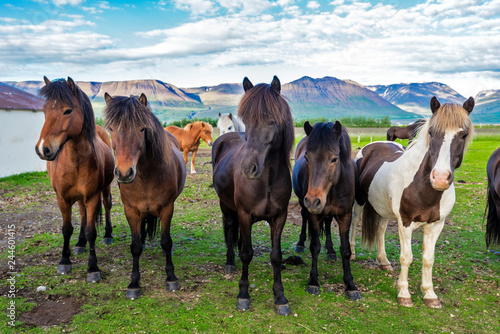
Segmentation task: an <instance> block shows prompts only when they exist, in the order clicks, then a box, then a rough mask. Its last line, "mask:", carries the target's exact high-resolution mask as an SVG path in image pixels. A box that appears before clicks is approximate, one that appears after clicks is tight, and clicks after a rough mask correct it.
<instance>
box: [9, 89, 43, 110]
mask: <svg viewBox="0 0 500 334" xmlns="http://www.w3.org/2000/svg"><path fill="white" fill-rule="evenodd" d="M43 103H44V101H43V100H42V99H39V98H38V97H36V96H35V95H33V94H30V93H28V92H25V91H23V90H21V89H18V88H15V87H12V86H10V85H7V84H4V83H1V82H0V108H1V109H23V110H42V107H43Z"/></svg>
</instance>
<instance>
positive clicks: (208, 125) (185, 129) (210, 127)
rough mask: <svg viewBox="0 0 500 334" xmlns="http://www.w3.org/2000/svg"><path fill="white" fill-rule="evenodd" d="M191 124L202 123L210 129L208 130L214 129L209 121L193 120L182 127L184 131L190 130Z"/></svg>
mask: <svg viewBox="0 0 500 334" xmlns="http://www.w3.org/2000/svg"><path fill="white" fill-rule="evenodd" d="M193 125H201V126H203V125H204V126H206V127H208V128H209V129H210V132H213V131H214V128H213V127H212V125H211V124H210V123H207V122H202V121H196V122H193V123H190V124H188V125H186V126H185V127H184V131H189V130H191V127H192V126H193Z"/></svg>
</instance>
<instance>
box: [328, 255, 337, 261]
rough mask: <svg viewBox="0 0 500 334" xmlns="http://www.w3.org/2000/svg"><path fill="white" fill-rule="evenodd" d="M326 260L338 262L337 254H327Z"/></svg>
mask: <svg viewBox="0 0 500 334" xmlns="http://www.w3.org/2000/svg"><path fill="white" fill-rule="evenodd" d="M326 258H327V259H328V260H331V261H337V259H338V258H337V254H335V253H333V254H326Z"/></svg>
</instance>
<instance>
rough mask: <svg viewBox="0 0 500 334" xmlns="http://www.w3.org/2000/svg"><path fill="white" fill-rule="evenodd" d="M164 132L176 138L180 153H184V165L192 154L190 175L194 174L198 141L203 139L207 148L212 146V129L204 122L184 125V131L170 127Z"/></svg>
mask: <svg viewBox="0 0 500 334" xmlns="http://www.w3.org/2000/svg"><path fill="white" fill-rule="evenodd" d="M165 130H167V131H168V132H170V133H171V134H173V135H174V136H175V138H177V141H178V142H179V145H180V148H181V151H182V152H184V163H185V164H187V161H188V153H189V152H193V155H192V156H191V174H195V173H196V171H195V170H194V159H195V157H196V152H198V146H200V139H203V140H204V141H205V142H206V143H207V144H208V146H212V131H213V127H212V126H211V125H210V124H208V123H206V122H194V123H191V124H188V125H186V126H185V127H184V129H181V128H178V127H176V126H173V125H171V126H167V127H166V128H165Z"/></svg>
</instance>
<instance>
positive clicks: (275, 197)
mask: <svg viewBox="0 0 500 334" xmlns="http://www.w3.org/2000/svg"><path fill="white" fill-rule="evenodd" d="M243 88H244V91H245V94H244V95H243V97H242V99H241V101H240V104H239V106H238V116H239V117H240V118H241V119H242V120H243V122H244V123H245V125H246V131H245V133H244V134H242V133H237V132H231V133H227V134H225V135H224V136H220V137H219V138H217V140H216V141H215V143H214V146H213V148H212V167H213V183H214V187H215V190H216V192H217V195H218V196H219V199H220V208H221V211H222V220H223V225H224V238H225V242H226V246H227V254H226V265H225V268H224V270H225V272H226V273H231V272H233V271H234V270H235V263H234V248H233V246H234V245H233V244H234V243H236V241H238V245H239V256H240V259H241V262H242V263H243V270H242V273H241V278H240V282H239V288H240V290H239V294H238V297H237V308H238V309H239V310H248V309H249V308H250V294H249V292H248V286H249V282H248V266H249V264H250V262H251V261H252V258H253V248H252V236H251V232H252V225H253V224H254V223H256V222H257V221H260V220H266V221H267V222H268V223H269V226H270V228H271V243H272V250H271V254H270V258H271V264H272V267H273V273H274V284H273V293H274V305H275V311H276V313H277V314H279V315H288V314H290V307H289V305H288V300H287V299H286V297H285V295H284V290H283V284H282V282H281V262H282V254H281V232H282V230H283V227H284V225H285V221H286V217H287V208H288V202H289V200H290V196H291V192H292V183H291V178H290V153H291V150H292V147H293V144H294V128H293V119H292V114H291V110H290V107H289V105H288V103H287V102H286V100H285V98H284V97H283V96H282V95H281V94H280V92H281V83H280V81H279V79H278V78H277V77H276V76H274V78H273V80H272V82H271V84H270V85H269V84H264V83H261V84H258V85H256V86H254V85H253V84H252V83H251V82H250V80H248V78H247V77H245V78H244V80H243ZM238 234H239V239H238Z"/></svg>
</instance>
